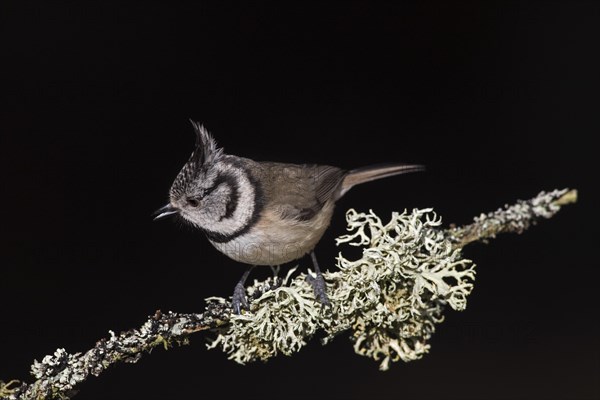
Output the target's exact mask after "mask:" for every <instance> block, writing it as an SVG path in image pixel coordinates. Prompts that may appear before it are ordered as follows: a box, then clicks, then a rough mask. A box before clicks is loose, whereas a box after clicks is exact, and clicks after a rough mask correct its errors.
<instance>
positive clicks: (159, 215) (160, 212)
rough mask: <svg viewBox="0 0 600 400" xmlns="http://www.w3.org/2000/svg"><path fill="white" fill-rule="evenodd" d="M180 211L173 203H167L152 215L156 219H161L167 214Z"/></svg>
mask: <svg viewBox="0 0 600 400" xmlns="http://www.w3.org/2000/svg"><path fill="white" fill-rule="evenodd" d="M178 211H179V210H178V209H176V208H175V207H173V206H172V205H170V204H167V205H166V206H164V207H161V208H159V209H158V210H156V211H154V213H152V216H153V217H154V221H156V220H157V219H161V218H163V217H166V216H167V215H171V214H175V213H177V212H178Z"/></svg>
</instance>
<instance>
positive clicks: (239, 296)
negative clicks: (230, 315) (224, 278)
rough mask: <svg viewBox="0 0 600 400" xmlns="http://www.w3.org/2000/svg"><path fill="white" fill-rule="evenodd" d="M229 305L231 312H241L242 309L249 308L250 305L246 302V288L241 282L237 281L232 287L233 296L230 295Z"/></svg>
mask: <svg viewBox="0 0 600 400" xmlns="http://www.w3.org/2000/svg"><path fill="white" fill-rule="evenodd" d="M231 307H232V308H233V312H234V313H236V314H238V315H239V314H241V313H242V310H249V309H250V305H249V304H248V298H247V297H246V288H245V287H244V283H243V282H238V284H237V285H235V289H233V296H232V297H231Z"/></svg>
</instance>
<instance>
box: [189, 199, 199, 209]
mask: <svg viewBox="0 0 600 400" xmlns="http://www.w3.org/2000/svg"><path fill="white" fill-rule="evenodd" d="M187 202H188V204H189V205H190V206H192V207H198V205H200V202H199V201H198V199H194V198H190V199H187Z"/></svg>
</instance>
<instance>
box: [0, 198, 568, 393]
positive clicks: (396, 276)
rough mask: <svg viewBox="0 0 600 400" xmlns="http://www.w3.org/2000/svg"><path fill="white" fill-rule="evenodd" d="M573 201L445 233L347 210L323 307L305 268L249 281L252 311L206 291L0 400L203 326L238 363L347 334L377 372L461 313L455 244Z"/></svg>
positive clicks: (535, 205)
mask: <svg viewBox="0 0 600 400" xmlns="http://www.w3.org/2000/svg"><path fill="white" fill-rule="evenodd" d="M576 199H577V192H576V191H575V190H571V191H567V190H566V189H565V190H555V191H553V192H549V193H544V192H542V193H540V194H539V195H538V196H536V197H534V198H533V199H530V200H527V201H518V202H517V203H516V204H515V205H512V206H505V207H504V208H503V209H500V210H498V211H495V212H492V213H488V214H481V215H480V216H479V217H476V218H475V219H474V222H473V223H472V224H470V225H465V226H463V227H451V228H450V229H447V230H443V229H441V218H440V217H438V216H437V215H436V214H435V213H434V212H433V211H432V210H431V209H424V210H416V209H415V210H413V211H412V212H410V213H409V212H407V211H404V212H403V213H393V214H392V218H391V220H390V222H388V223H387V224H383V223H382V222H381V220H380V219H379V217H377V216H376V215H375V214H374V213H373V212H372V211H370V212H369V213H368V214H367V213H358V212H356V211H354V210H349V211H348V212H347V214H346V219H347V222H348V231H349V232H350V233H349V234H347V235H344V236H341V237H339V238H338V239H337V244H340V243H348V244H350V245H352V246H361V247H363V255H362V257H361V258H359V259H357V260H347V259H345V258H344V257H343V256H342V255H341V254H340V255H339V256H338V258H337V267H338V268H337V270H336V271H335V272H327V273H325V274H324V277H325V279H326V281H327V283H328V293H329V297H330V300H331V303H332V306H331V307H330V308H327V307H325V308H324V307H322V306H321V305H320V303H318V302H317V301H315V299H314V298H313V292H312V286H311V285H310V283H309V282H308V280H307V275H306V274H304V273H301V274H298V276H296V277H295V278H293V279H292V273H293V272H294V271H295V268H294V269H292V270H291V271H290V272H289V273H288V275H287V276H286V277H285V279H283V280H278V281H276V280H274V279H272V278H269V279H267V280H265V281H262V282H259V281H254V284H253V285H251V286H250V287H249V288H247V291H248V297H249V300H250V310H249V312H247V313H244V314H242V315H234V314H232V310H231V308H230V305H229V301H228V300H226V299H224V298H219V297H213V298H209V299H207V307H206V309H205V311H204V312H203V313H201V314H179V313H174V312H168V313H161V312H160V311H157V312H156V313H155V314H154V315H153V316H151V317H149V319H148V320H147V321H146V322H145V323H144V324H143V325H142V326H141V327H140V328H137V329H132V330H129V331H126V332H122V333H120V334H119V335H115V334H114V333H113V332H112V331H109V333H110V337H109V338H104V339H101V340H99V341H98V342H97V343H96V345H95V346H94V348H92V349H90V350H88V351H87V352H85V353H74V354H70V353H67V352H66V350H65V349H62V348H60V349H58V350H56V351H55V352H54V354H53V355H47V356H45V357H44V358H43V359H42V361H41V362H39V361H37V360H35V361H34V363H33V365H32V366H31V373H32V375H33V376H34V377H35V379H36V381H35V382H33V383H31V384H27V383H20V382H18V381H15V380H12V381H10V382H8V383H4V382H2V381H0V399H10V400H16V399H23V400H24V399H52V398H63V399H64V398H70V397H71V396H72V395H74V393H76V391H75V387H76V386H77V385H78V384H79V383H81V382H83V381H84V380H86V379H87V378H88V377H89V376H90V375H94V376H98V375H100V374H101V373H102V372H103V371H104V370H106V369H107V368H108V367H109V366H110V365H112V364H114V363H117V362H126V363H135V362H137V361H138V360H139V359H140V358H141V357H142V355H143V354H144V353H147V352H150V351H151V350H152V349H153V348H154V347H157V346H163V347H164V348H165V349H168V348H169V347H171V346H173V345H175V344H177V345H182V344H187V343H188V339H189V336H190V335H191V334H193V333H196V332H199V331H206V330H209V331H211V332H213V333H214V335H215V336H216V338H215V339H214V340H213V341H212V343H211V344H210V345H209V348H215V347H220V348H221V349H222V350H223V351H225V352H226V353H228V355H229V358H230V359H233V360H235V361H236V362H239V363H242V364H243V363H247V362H251V361H255V360H263V361H265V360H267V359H269V358H271V357H273V356H275V355H277V354H279V353H283V354H286V355H291V354H293V353H294V352H297V351H298V350H300V349H301V348H302V347H303V346H304V345H305V344H306V342H307V341H308V340H309V339H310V338H311V337H312V336H314V334H315V333H316V332H318V331H322V332H324V334H325V336H324V338H323V339H322V342H323V343H327V342H329V341H330V340H332V339H333V338H334V337H335V336H336V335H337V334H339V333H341V332H344V331H348V330H349V331H350V332H351V335H350V338H351V340H352V341H353V342H354V350H355V351H356V353H358V354H360V355H364V356H367V357H371V358H373V359H374V360H377V361H379V362H380V369H382V370H385V369H388V368H389V365H390V363H391V362H394V361H398V360H402V361H412V360H416V359H419V358H421V357H422V356H423V355H424V354H425V353H427V352H428V350H429V347H430V346H429V344H428V341H429V339H430V338H431V336H432V334H433V333H434V332H435V326H436V325H437V324H439V323H440V322H442V321H443V311H444V310H445V308H446V307H447V306H450V308H452V309H454V310H464V309H465V307H466V299H467V296H468V295H469V294H470V293H471V291H472V289H473V282H474V279H475V265H474V264H473V263H472V262H471V261H470V260H467V259H464V258H462V255H461V249H462V248H463V247H464V246H466V245H467V244H469V243H472V242H475V241H487V240H489V239H491V238H494V237H495V236H496V235H497V234H499V233H503V232H515V233H521V232H523V231H524V230H526V229H528V228H529V227H530V226H531V225H533V224H535V223H536V222H537V221H539V220H540V219H542V218H550V217H552V216H553V215H554V214H555V213H556V212H557V211H558V210H559V209H560V208H561V206H563V205H566V204H570V203H574V202H575V201H576Z"/></svg>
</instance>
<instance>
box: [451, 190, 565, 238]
mask: <svg viewBox="0 0 600 400" xmlns="http://www.w3.org/2000/svg"><path fill="white" fill-rule="evenodd" d="M576 201H577V190H575V189H573V190H568V189H563V190H554V191H552V192H541V193H540V194H538V195H537V196H536V197H534V198H532V199H529V200H518V201H517V203H516V204H514V205H511V206H509V205H505V206H504V208H500V209H498V210H497V211H494V212H490V213H487V214H481V215H480V216H479V217H475V218H474V219H475V221H474V222H473V223H472V224H469V225H465V226H462V227H460V228H452V229H449V230H448V231H446V235H447V237H448V239H449V240H450V241H451V242H452V243H453V245H454V247H456V248H459V249H460V248H463V247H465V246H466V245H468V244H469V243H471V242H475V241H487V240H488V239H493V238H495V237H496V235H497V234H499V233H522V232H523V231H524V230H526V229H527V228H529V227H530V226H531V225H534V224H535V223H537V221H539V220H540V219H542V218H544V219H547V218H550V217H552V216H553V215H554V214H556V212H557V211H558V210H559V209H560V207H561V206H563V205H565V204H570V203H575V202H576Z"/></svg>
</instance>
